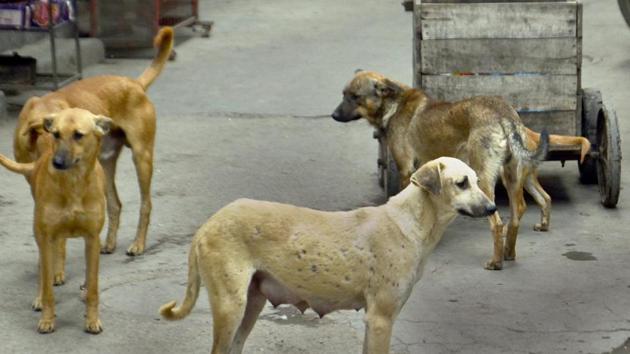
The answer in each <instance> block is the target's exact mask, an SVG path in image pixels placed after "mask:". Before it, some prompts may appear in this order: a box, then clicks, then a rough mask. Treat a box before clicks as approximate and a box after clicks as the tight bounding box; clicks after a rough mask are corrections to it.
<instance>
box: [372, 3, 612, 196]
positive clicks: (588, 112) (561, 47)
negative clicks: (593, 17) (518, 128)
mask: <svg viewBox="0 0 630 354" xmlns="http://www.w3.org/2000/svg"><path fill="white" fill-rule="evenodd" d="M403 5H405V8H406V9H407V10H409V11H411V12H412V13H413V33H414V39H413V49H414V50H413V55H414V57H413V71H414V86H415V87H420V88H422V89H423V90H425V91H426V92H427V94H428V95H429V96H430V97H433V98H436V99H440V100H448V101H454V100H460V99H463V98H466V97H470V96H478V95H499V96H503V97H504V98H506V99H507V100H508V101H509V102H510V103H511V104H512V106H513V107H514V108H515V109H516V110H517V111H518V112H519V114H520V116H521V118H522V120H523V122H524V123H525V125H527V126H528V127H529V128H531V129H533V130H536V131H541V130H542V129H543V128H546V129H547V131H548V132H549V133H551V134H563V135H578V136H584V137H586V138H587V139H589V141H590V142H591V143H592V149H591V152H590V153H589V155H588V157H587V158H586V160H585V162H584V163H583V164H580V165H579V171H580V179H581V181H582V182H583V183H598V184H599V189H600V194H601V202H602V204H603V205H604V206H606V207H610V208H612V207H615V206H616V204H617V201H618V199H619V183H620V172H621V171H620V168H621V148H620V136H619V127H618V125H617V116H616V114H615V112H614V111H612V110H609V109H607V108H606V107H605V106H604V104H603V102H602V96H601V94H600V92H599V91H598V90H595V89H588V88H583V87H582V82H581V68H582V4H581V3H580V2H579V1H566V0H564V1H549V0H548V1H540V0H528V2H525V1H505V0H503V1H502V0H493V1H483V0H459V1H458V0H413V1H406V2H404V3H403ZM374 135H375V138H377V139H379V145H380V149H379V155H380V156H379V159H378V168H379V182H380V183H381V185H382V186H383V187H384V189H385V191H386V192H387V194H388V195H393V194H395V193H397V192H398V189H399V179H398V171H397V170H396V164H395V163H394V161H393V159H392V157H391V156H390V154H389V153H388V151H387V145H386V142H385V141H383V139H384V138H383V136H384V134H382V132H379V131H377V132H375V134H374ZM579 153H580V147H579V146H553V145H552V146H551V147H550V153H549V155H548V160H556V161H562V162H563V163H564V161H566V160H578V159H579Z"/></svg>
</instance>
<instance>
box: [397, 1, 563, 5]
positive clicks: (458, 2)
mask: <svg viewBox="0 0 630 354" xmlns="http://www.w3.org/2000/svg"><path fill="white" fill-rule="evenodd" d="M406 2H407V1H403V3H406ZM422 2H423V3H427V4H474V3H500V2H567V0H422Z"/></svg>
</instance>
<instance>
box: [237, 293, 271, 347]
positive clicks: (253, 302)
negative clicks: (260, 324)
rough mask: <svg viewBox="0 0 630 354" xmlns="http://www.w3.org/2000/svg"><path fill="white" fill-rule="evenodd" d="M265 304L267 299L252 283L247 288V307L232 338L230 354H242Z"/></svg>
mask: <svg viewBox="0 0 630 354" xmlns="http://www.w3.org/2000/svg"><path fill="white" fill-rule="evenodd" d="M266 302H267V298H266V297H265V295H263V294H262V293H261V292H260V290H259V289H258V286H257V285H256V284H255V283H254V282H252V283H251V284H250V286H249V291H248V294H247V307H246V308H245V315H244V316H243V320H242V322H241V325H240V327H239V328H238V331H236V335H235V336H234V342H233V343H232V351H231V352H230V354H241V353H242V352H243V346H244V345H245V340H246V339H247V336H249V333H250V332H251V331H252V329H253V328H254V325H255V324H256V320H258V315H259V314H260V312H261V311H262V309H263V307H264V306H265V303H266Z"/></svg>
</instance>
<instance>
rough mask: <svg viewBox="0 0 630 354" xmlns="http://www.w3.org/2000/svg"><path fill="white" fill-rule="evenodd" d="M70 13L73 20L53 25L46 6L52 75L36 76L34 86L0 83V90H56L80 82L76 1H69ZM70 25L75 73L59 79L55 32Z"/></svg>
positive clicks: (51, 11)
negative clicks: (72, 37) (73, 46)
mask: <svg viewBox="0 0 630 354" xmlns="http://www.w3.org/2000/svg"><path fill="white" fill-rule="evenodd" d="M70 4H71V6H72V13H73V14H74V19H73V18H69V19H68V21H63V22H61V23H58V24H54V20H53V6H51V4H50V3H49V6H48V19H49V21H48V28H47V31H48V34H49V39H50V55H51V60H52V63H51V64H52V74H51V75H43V74H38V75H37V79H36V82H35V84H32V85H31V84H12V83H0V90H25V89H44V90H57V89H59V88H60V87H63V86H65V85H67V84H69V83H71V82H73V81H75V80H80V79H81V78H82V76H83V68H82V64H81V45H80V43H79V28H78V13H77V11H76V9H77V6H76V0H73V1H71V3H70ZM67 25H71V26H72V30H73V32H74V43H75V56H76V71H75V72H74V73H72V74H71V75H70V76H66V77H61V75H59V73H58V70H57V47H56V45H55V32H56V31H57V30H59V29H60V28H62V27H64V26H67ZM1 30H2V31H37V32H40V31H41V30H39V29H37V30H35V29H19V30H18V29H4V28H3V29H1Z"/></svg>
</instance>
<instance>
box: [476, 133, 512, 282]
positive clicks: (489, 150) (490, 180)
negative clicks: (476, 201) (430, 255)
mask: <svg viewBox="0 0 630 354" xmlns="http://www.w3.org/2000/svg"><path fill="white" fill-rule="evenodd" d="M491 134H492V132H480V133H478V134H476V135H471V136H470V137H469V138H468V146H467V148H466V151H467V154H468V164H469V165H470V167H471V168H472V169H473V170H475V172H477V176H478V177H479V181H478V184H479V188H481V190H482V191H483V192H484V193H485V194H486V195H487V196H488V198H490V200H492V201H494V188H495V186H496V182H497V178H498V177H499V173H500V171H501V167H502V165H503V161H504V160H505V157H504V156H502V150H504V149H505V148H504V147H502V146H500V145H498V146H495V145H492V144H491V142H492V141H493V139H492V136H491ZM488 136H489V137H490V138H488V139H485V138H484V137H488ZM488 221H489V222H490V230H491V232H492V239H493V244H494V252H493V256H492V259H491V260H489V261H488V262H486V264H485V266H484V267H485V268H486V269H487V270H501V269H502V268H503V222H502V221H501V216H500V215H499V212H498V211H497V212H495V213H494V214H492V215H490V216H489V217H488Z"/></svg>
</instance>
